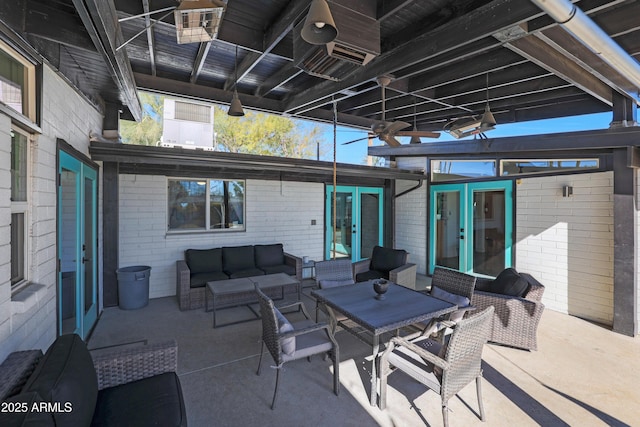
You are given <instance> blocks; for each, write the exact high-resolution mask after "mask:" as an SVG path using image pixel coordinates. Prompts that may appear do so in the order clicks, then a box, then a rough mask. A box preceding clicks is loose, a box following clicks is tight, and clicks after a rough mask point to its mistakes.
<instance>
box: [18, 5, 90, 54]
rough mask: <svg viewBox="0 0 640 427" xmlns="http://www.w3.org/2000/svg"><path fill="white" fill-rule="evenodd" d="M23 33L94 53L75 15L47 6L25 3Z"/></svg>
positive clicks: (88, 38)
mask: <svg viewBox="0 0 640 427" xmlns="http://www.w3.org/2000/svg"><path fill="white" fill-rule="evenodd" d="M25 32H26V33H27V34H30V35H32V36H36V37H39V38H43V39H45V40H49V41H53V42H56V43H60V44H63V45H65V46H71V47H76V48H79V49H84V50H87V51H91V52H95V51H96V47H95V46H94V44H93V41H92V40H91V37H89V35H88V34H87V31H86V30H85V28H84V26H83V25H82V21H80V20H78V18H77V17H76V16H75V15H72V14H70V13H67V12H65V11H63V10H59V9H57V8H55V7H53V6H50V5H48V4H44V3H40V2H36V1H33V0H29V1H28V2H27V14H26V17H25Z"/></svg>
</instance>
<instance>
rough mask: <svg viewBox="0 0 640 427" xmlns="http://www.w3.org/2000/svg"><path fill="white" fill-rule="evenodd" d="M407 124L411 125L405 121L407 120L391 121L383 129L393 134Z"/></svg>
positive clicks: (406, 126)
mask: <svg viewBox="0 0 640 427" xmlns="http://www.w3.org/2000/svg"><path fill="white" fill-rule="evenodd" d="M409 126H411V125H410V124H409V123H407V122H401V121H397V122H391V124H389V125H388V126H387V127H386V128H385V129H384V133H388V134H395V133H396V132H398V131H399V130H401V129H404V128H408V127H409Z"/></svg>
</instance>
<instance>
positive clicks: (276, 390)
mask: <svg viewBox="0 0 640 427" xmlns="http://www.w3.org/2000/svg"><path fill="white" fill-rule="evenodd" d="M279 383H280V368H277V369H276V389H275V390H274V391H273V400H272V401H271V410H273V408H275V406H276V396H278V384H279Z"/></svg>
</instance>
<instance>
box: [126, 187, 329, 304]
mask: <svg viewBox="0 0 640 427" xmlns="http://www.w3.org/2000/svg"><path fill="white" fill-rule="evenodd" d="M211 178H215V177H211ZM119 191H120V237H119V243H120V252H119V257H120V266H119V267H126V266H131V265H148V266H150V267H151V275H150V277H149V288H150V289H149V296H150V297H151V298H158V297H164V296H171V295H175V293H176V270H175V265H176V260H178V259H184V251H185V250H186V249H189V248H200V249H206V248H214V247H222V246H239V245H245V244H269V243H282V244H283V245H284V250H285V251H287V252H290V253H292V254H294V255H297V256H304V255H307V256H309V257H310V258H311V259H317V260H320V259H322V257H323V244H324V185H323V184H320V183H300V182H278V181H260V180H252V179H251V180H247V182H246V202H245V218H246V231H243V232H211V233H202V234H198V233H192V234H186V235H175V234H173V235H171V234H167V232H166V229H167V178H166V177H164V176H144V175H121V176H120V187H119ZM312 220H315V221H316V225H311V221H312Z"/></svg>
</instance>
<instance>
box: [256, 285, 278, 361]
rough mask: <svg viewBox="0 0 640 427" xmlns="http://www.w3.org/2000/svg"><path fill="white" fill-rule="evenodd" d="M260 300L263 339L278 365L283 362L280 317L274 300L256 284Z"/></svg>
mask: <svg viewBox="0 0 640 427" xmlns="http://www.w3.org/2000/svg"><path fill="white" fill-rule="evenodd" d="M255 289H256V293H257V294H258V301H259V303H260V318H261V320H262V341H263V342H264V345H265V346H266V347H267V349H268V350H269V353H271V357H273V360H274V361H275V362H276V365H280V364H281V363H282V344H281V343H280V338H279V327H278V317H277V315H276V310H277V309H276V307H275V305H274V304H273V300H271V298H269V297H268V296H267V295H266V294H265V293H264V292H262V290H261V289H260V287H259V286H258V285H257V284H256V285H255Z"/></svg>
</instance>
